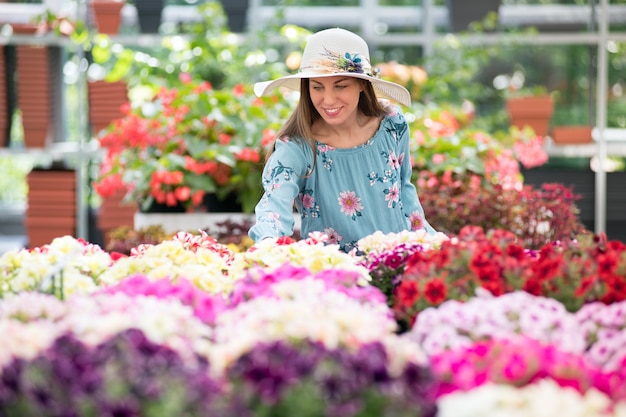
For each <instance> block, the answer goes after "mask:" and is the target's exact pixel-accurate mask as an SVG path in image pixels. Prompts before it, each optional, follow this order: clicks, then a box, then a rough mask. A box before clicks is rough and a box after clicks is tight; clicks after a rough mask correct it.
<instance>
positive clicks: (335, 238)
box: [324, 227, 343, 245]
mask: <svg viewBox="0 0 626 417" xmlns="http://www.w3.org/2000/svg"><path fill="white" fill-rule="evenodd" d="M324 234H325V235H326V236H328V241H327V242H328V243H329V244H331V245H340V244H341V241H342V240H343V236H341V235H340V234H339V232H337V231H336V230H335V229H333V228H332V227H327V228H325V229H324Z"/></svg>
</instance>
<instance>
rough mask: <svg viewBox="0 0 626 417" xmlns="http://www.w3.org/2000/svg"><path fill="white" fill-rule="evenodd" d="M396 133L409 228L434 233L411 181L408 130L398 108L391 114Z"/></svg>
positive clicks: (402, 194)
mask: <svg viewBox="0 0 626 417" xmlns="http://www.w3.org/2000/svg"><path fill="white" fill-rule="evenodd" d="M392 120H393V122H394V124H395V126H396V129H397V135H398V150H397V155H398V163H400V177H401V184H400V186H401V192H400V195H401V196H402V197H401V199H402V208H403V211H404V215H405V216H406V217H407V219H408V222H409V225H410V230H419V229H422V228H423V229H425V230H426V231H427V232H428V233H431V234H432V233H436V230H435V229H434V228H433V227H432V226H431V225H430V223H428V221H427V220H426V217H425V216H424V208H423V207H422V204H421V203H420V200H419V196H418V195H417V190H416V188H415V185H414V184H413V182H412V181H411V173H412V167H411V157H410V149H409V147H410V143H409V141H410V132H409V127H408V124H407V123H406V120H405V119H404V115H403V114H402V113H401V112H400V110H399V109H398V111H397V113H396V114H395V115H393V116H392Z"/></svg>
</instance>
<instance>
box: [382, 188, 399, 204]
mask: <svg viewBox="0 0 626 417" xmlns="http://www.w3.org/2000/svg"><path fill="white" fill-rule="evenodd" d="M383 193H384V194H385V200H387V207H389V208H394V207H395V206H396V204H398V202H399V201H400V187H399V186H398V183H397V182H396V183H394V184H393V185H392V186H391V187H389V188H387V189H385V190H384V191H383Z"/></svg>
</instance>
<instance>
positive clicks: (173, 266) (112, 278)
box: [100, 239, 233, 294]
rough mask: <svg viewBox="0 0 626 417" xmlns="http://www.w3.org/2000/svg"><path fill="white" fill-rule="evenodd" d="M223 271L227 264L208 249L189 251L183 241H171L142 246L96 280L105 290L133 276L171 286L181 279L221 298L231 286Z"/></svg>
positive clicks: (201, 248) (225, 269)
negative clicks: (159, 281) (165, 280)
mask: <svg viewBox="0 0 626 417" xmlns="http://www.w3.org/2000/svg"><path fill="white" fill-rule="evenodd" d="M227 270H228V260H227V259H225V258H224V257H223V256H221V255H220V254H219V253H218V252H216V251H215V250H213V249H212V248H207V247H194V248H193V249H192V248H190V247H189V246H188V245H187V244H186V243H185V242H184V241H182V240H178V239H172V240H166V241H164V242H161V243H159V244H157V245H144V246H142V247H141V250H140V251H138V252H137V253H136V254H134V255H133V256H130V257H127V258H122V259H119V260H118V261H117V262H115V264H114V265H112V266H111V268H109V269H108V270H107V271H106V272H105V273H104V274H102V276H101V277H100V280H101V282H102V284H103V286H106V285H113V284H116V283H118V282H120V281H121V280H123V279H124V278H126V277H129V276H131V275H135V274H142V275H144V276H146V277H148V278H149V279H153V280H158V279H163V278H169V279H171V280H172V282H176V280H177V279H178V278H185V279H187V280H189V281H191V282H192V283H193V284H194V285H195V286H196V287H198V288H200V289H202V290H204V291H207V292H209V293H211V294H224V293H227V292H229V291H230V290H231V288H232V283H233V280H232V278H231V277H230V276H229V275H228V273H227Z"/></svg>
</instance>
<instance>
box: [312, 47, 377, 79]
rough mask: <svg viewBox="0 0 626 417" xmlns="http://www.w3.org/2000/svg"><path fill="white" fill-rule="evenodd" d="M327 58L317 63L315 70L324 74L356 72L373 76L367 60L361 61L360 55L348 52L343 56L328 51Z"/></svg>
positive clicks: (325, 54)
mask: <svg viewBox="0 0 626 417" xmlns="http://www.w3.org/2000/svg"><path fill="white" fill-rule="evenodd" d="M324 56H325V57H326V58H322V59H318V60H316V61H315V63H316V64H317V65H316V66H315V69H316V70H318V71H320V72H322V73H329V74H334V73H340V72H354V73H357V74H367V75H370V76H372V75H373V74H372V72H371V66H370V63H369V62H368V61H367V60H364V59H361V57H360V56H359V54H358V53H353V54H350V53H349V52H346V53H345V54H344V55H343V56H342V55H341V54H339V53H337V52H334V51H331V50H328V49H326V52H325V53H324Z"/></svg>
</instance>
